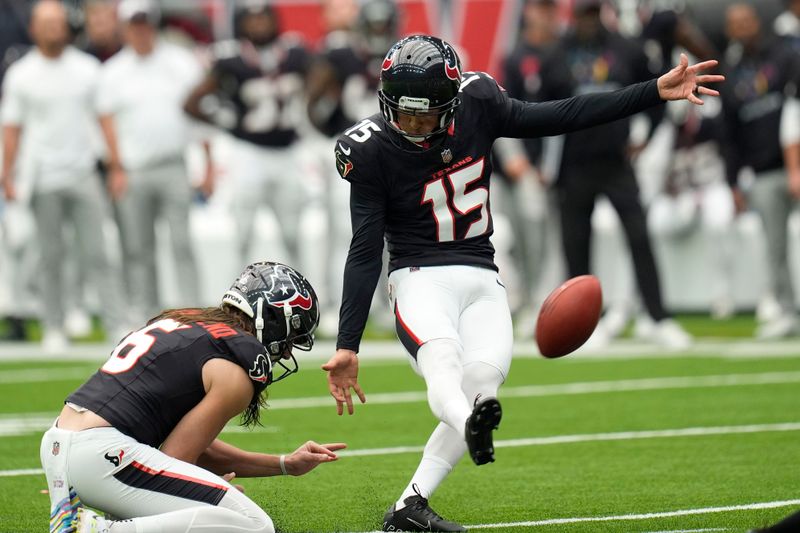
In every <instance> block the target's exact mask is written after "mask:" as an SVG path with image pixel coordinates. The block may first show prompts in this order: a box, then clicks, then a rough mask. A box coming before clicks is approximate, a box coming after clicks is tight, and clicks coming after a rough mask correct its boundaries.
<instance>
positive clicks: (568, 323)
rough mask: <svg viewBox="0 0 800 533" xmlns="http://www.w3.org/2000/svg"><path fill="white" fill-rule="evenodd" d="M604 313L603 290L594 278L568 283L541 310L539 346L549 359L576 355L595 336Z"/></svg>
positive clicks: (574, 280)
mask: <svg viewBox="0 0 800 533" xmlns="http://www.w3.org/2000/svg"><path fill="white" fill-rule="evenodd" d="M602 309H603V290H602V289H601V288H600V281H599V280H598V279H597V278H596V277H594V276H578V277H576V278H572V279H570V280H567V281H565V282H564V283H563V284H562V285H561V286H560V287H558V288H557V289H556V290H554V291H553V292H551V293H550V295H549V296H548V297H547V300H545V301H544V304H543V305H542V308H541V309H540V310H539V319H538V321H537V322H536V343H537V344H538V345H539V352H540V353H541V354H542V355H543V356H545V357H550V358H552V357H562V356H564V355H567V354H568V353H570V352H574V351H575V350H577V349H578V348H580V347H581V345H582V344H583V343H584V342H586V340H587V339H588V338H589V337H590V336H591V334H592V332H593V331H594V328H595V327H596V326H597V321H598V320H600V312H601V310H602Z"/></svg>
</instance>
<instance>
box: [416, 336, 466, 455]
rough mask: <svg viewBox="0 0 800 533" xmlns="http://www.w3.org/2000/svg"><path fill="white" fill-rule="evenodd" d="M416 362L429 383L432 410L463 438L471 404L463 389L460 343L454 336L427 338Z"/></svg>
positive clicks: (429, 402)
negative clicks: (452, 338)
mask: <svg viewBox="0 0 800 533" xmlns="http://www.w3.org/2000/svg"><path fill="white" fill-rule="evenodd" d="M417 366H418V367H419V370H420V372H421V373H422V376H423V377H424V378H425V383H426V384H427V386H428V404H429V405H430V408H431V411H432V412H433V414H434V415H435V416H436V417H437V418H438V419H439V420H441V421H442V422H444V423H445V424H447V425H448V426H450V427H451V428H453V430H455V431H456V432H457V433H458V434H459V435H460V436H461V439H462V440H463V438H464V424H465V423H466V421H467V418H468V417H469V415H471V414H472V406H471V405H470V403H469V402H468V401H467V397H466V396H465V395H464V392H463V390H462V383H461V381H462V379H463V370H462V368H461V347H460V346H459V344H458V343H457V342H456V341H454V340H451V339H435V340H432V341H428V342H426V343H425V344H423V345H422V346H421V347H420V349H419V351H418V352H417Z"/></svg>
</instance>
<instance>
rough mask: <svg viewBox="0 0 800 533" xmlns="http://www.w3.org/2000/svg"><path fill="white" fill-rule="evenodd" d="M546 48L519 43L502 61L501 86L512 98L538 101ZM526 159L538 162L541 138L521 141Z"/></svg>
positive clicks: (540, 152)
mask: <svg viewBox="0 0 800 533" xmlns="http://www.w3.org/2000/svg"><path fill="white" fill-rule="evenodd" d="M546 53H547V48H545V47H541V46H532V45H529V44H526V43H524V42H523V43H520V44H518V45H517V47H516V48H514V50H513V51H512V52H511V54H509V56H508V57H507V58H506V59H505V61H504V62H503V86H504V87H505V88H506V90H507V91H508V95H509V96H510V97H512V98H517V99H519V100H525V101H526V102H538V101H540V100H542V99H543V95H542V61H543V59H544V57H545V56H546ZM523 144H524V146H525V152H526V153H527V155H528V159H529V160H530V161H531V162H532V163H534V164H538V163H539V160H540V159H541V156H542V140H541V139H538V138H536V139H525V140H524V141H523Z"/></svg>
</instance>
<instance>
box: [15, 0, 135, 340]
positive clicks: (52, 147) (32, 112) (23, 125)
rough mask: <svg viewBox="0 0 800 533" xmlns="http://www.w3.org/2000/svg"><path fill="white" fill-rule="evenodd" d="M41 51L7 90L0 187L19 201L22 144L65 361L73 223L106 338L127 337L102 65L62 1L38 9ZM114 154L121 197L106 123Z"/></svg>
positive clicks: (52, 316) (35, 27) (43, 276)
mask: <svg viewBox="0 0 800 533" xmlns="http://www.w3.org/2000/svg"><path fill="white" fill-rule="evenodd" d="M30 32H31V37H32V39H33V41H34V43H35V48H34V49H33V50H31V51H30V52H28V53H27V54H26V55H25V57H23V58H22V59H20V60H19V61H18V62H16V63H14V64H13V65H12V66H11V67H10V68H9V70H8V73H7V76H6V78H5V79H4V82H3V101H2V123H3V154H4V156H3V166H2V173H0V178H1V179H2V184H3V190H4V194H5V198H6V200H7V201H9V202H11V201H15V200H16V199H17V197H18V190H17V188H16V186H15V184H16V180H15V178H16V175H15V170H16V168H17V167H16V166H15V163H16V161H17V156H18V155H19V151H20V144H21V140H22V138H23V136H24V137H25V143H26V144H28V145H29V147H30V150H29V153H30V154H31V156H32V158H33V159H32V161H31V163H30V165H31V169H30V172H31V173H32V177H31V179H32V190H31V192H30V195H31V205H32V206H33V212H34V216H35V219H36V225H37V229H38V232H37V237H38V244H39V248H40V252H41V259H42V260H41V269H40V282H41V293H40V296H41V299H42V302H43V304H42V308H41V313H42V316H41V318H42V322H43V324H44V335H43V341H42V342H43V346H44V348H45V349H46V350H47V351H51V352H52V351H60V350H62V349H63V348H65V347H66V345H67V339H66V336H65V335H64V331H63V326H64V301H63V297H64V293H65V289H64V287H63V285H62V273H63V272H62V268H63V256H64V255H65V245H66V243H65V241H64V231H65V228H64V226H65V223H66V224H68V225H71V226H72V227H73V228H74V235H75V239H76V241H77V246H78V247H79V248H80V249H81V251H82V255H83V256H84V258H85V259H86V265H87V268H88V269H89V272H87V277H88V279H91V280H92V282H93V284H94V285H95V287H96V289H97V293H98V297H99V300H100V301H101V302H102V305H103V312H104V313H103V318H104V322H105V326H106V330H107V332H108V333H109V334H111V335H112V336H114V335H116V334H118V333H120V328H124V321H123V320H122V319H121V317H120V314H119V313H118V312H117V310H116V308H117V306H116V305H115V302H116V301H117V298H118V296H119V295H118V292H117V291H118V285H117V283H116V279H115V276H114V274H113V272H112V270H111V268H110V265H109V262H108V258H107V255H106V249H105V239H104V237H103V234H102V227H103V220H104V217H105V216H106V213H107V203H106V199H105V195H104V194H103V191H102V187H101V183H100V180H99V178H98V176H97V173H96V168H95V163H96V156H95V154H94V153H93V151H92V149H91V148H92V146H93V141H92V138H93V135H94V130H93V128H92V125H93V123H96V121H97V120H98V114H97V112H96V109H95V105H94V104H95V97H96V89H97V81H98V75H99V63H98V62H97V60H96V59H94V58H92V57H91V56H89V55H87V54H84V53H83V52H80V51H79V50H77V49H75V48H74V47H72V46H70V45H69V44H68V42H69V31H68V27H67V17H66V11H65V9H64V7H63V6H62V4H61V3H59V2H56V1H54V0H42V1H41V2H38V3H37V4H36V5H35V7H34V9H33V14H32V18H31V27H30ZM99 122H100V126H101V129H102V132H103V135H104V137H105V140H106V144H107V147H108V154H109V165H110V168H111V172H110V174H109V181H108V187H109V191H110V193H111V194H112V196H118V195H119V194H120V193H121V192H122V191H123V190H124V188H125V182H126V176H125V173H124V171H123V170H122V166H121V164H120V160H119V154H118V151H117V145H116V138H115V133H114V127H113V121H112V120H111V118H110V117H108V116H99Z"/></svg>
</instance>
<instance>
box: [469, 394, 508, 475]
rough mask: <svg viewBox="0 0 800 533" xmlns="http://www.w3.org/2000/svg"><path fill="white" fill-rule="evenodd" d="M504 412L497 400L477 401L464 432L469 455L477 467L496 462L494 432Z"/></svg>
mask: <svg viewBox="0 0 800 533" xmlns="http://www.w3.org/2000/svg"><path fill="white" fill-rule="evenodd" d="M502 416H503V410H502V409H501V408H500V402H498V401H497V398H486V399H484V400H480V401H476V402H475V408H474V409H472V414H471V415H470V417H469V418H467V427H466V429H465V431H464V435H465V438H466V440H467V448H469V455H470V457H472V460H473V461H474V462H475V464H476V465H485V464H486V463H493V462H494V443H493V442H492V431H494V430H495V429H497V426H499V425H500V419H501V418H502Z"/></svg>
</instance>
